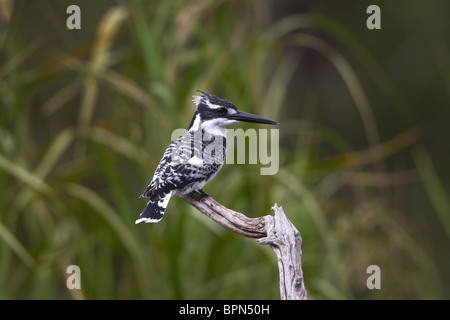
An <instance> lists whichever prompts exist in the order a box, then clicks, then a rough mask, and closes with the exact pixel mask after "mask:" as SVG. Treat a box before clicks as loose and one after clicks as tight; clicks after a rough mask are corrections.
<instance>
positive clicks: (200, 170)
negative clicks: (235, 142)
mask: <svg viewBox="0 0 450 320" xmlns="http://www.w3.org/2000/svg"><path fill="white" fill-rule="evenodd" d="M198 92H200V93H201V95H199V96H194V100H193V101H194V103H195V105H196V107H197V109H196V112H195V114H194V117H193V118H192V121H191V124H190V126H189V130H188V132H187V133H186V134H185V135H184V136H183V137H181V138H179V139H178V140H175V141H174V142H172V143H171V144H170V145H169V147H168V148H167V150H166V151H165V152H164V155H163V157H162V159H161V161H160V163H159V165H158V167H157V168H156V171H155V174H154V175H153V179H152V181H151V182H150V184H149V185H148V187H147V188H146V189H145V191H144V192H143V193H142V194H141V197H148V198H149V200H148V202H147V206H146V207H145V209H144V211H143V212H142V213H141V214H140V216H139V218H138V219H137V220H136V223H140V222H147V223H149V222H158V221H160V220H161V219H162V217H163V215H164V212H165V210H166V208H167V205H168V203H169V200H170V198H171V197H172V196H174V195H176V194H187V193H190V192H192V191H194V190H200V191H201V192H202V193H203V194H205V193H204V192H203V190H202V188H203V186H204V185H205V184H207V183H208V182H209V181H211V179H212V178H214V177H215V175H216V174H217V172H219V170H220V169H221V168H222V165H223V162H224V160H225V153H226V127H227V126H228V125H230V124H232V123H235V122H238V121H245V122H256V123H267V124H277V122H276V121H272V120H269V119H266V118H262V117H259V116H256V115H252V114H250V113H245V112H242V111H239V110H238V109H237V108H236V106H235V105H234V104H233V103H231V102H230V101H227V100H224V99H221V98H218V97H216V96H213V95H211V94H208V93H206V92H203V91H198ZM205 195H206V194H205Z"/></svg>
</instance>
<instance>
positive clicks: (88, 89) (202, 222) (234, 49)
mask: <svg viewBox="0 0 450 320" xmlns="http://www.w3.org/2000/svg"><path fill="white" fill-rule="evenodd" d="M75 3H76V4H78V5H79V6H80V8H81V18H82V20H81V26H82V29H81V30H68V29H67V28H66V19H67V18H68V16H69V15H68V14H66V8H67V7H68V6H69V5H70V4H75ZM370 4H377V5H379V6H380V8H381V25H382V29H381V30H368V29H367V28H366V19H367V17H368V15H367V14H366V8H367V6H369V5H370ZM449 12H450V3H449V2H448V1H446V0H435V1H433V2H425V1H417V0H414V1H395V2H393V1H376V3H372V2H370V3H369V2H368V1H349V2H348V3H347V2H346V3H345V5H343V4H342V3H341V2H338V1H309V0H305V1H288V0H284V1H257V0H253V1H234V0H232V1H225V0H222V1H209V0H193V1H185V0H174V1H143V0H133V1H125V0H117V1H112V0H108V1H95V2H94V1H87V0H82V1H66V0H58V1H56V0H40V1H31V0H28V1H27V0H0V190H1V196H0V298H1V299H278V298H279V288H278V281H279V280H278V268H277V262H276V257H275V255H274V254H273V252H272V251H271V250H270V248H268V247H267V246H260V245H259V244H257V243H256V242H255V241H254V240H250V239H246V238H243V237H240V236H238V235H236V234H234V233H232V232H231V231H228V230H225V229H223V228H222V227H220V226H218V225H216V224H215V223H214V222H212V221H210V220H208V218H206V217H204V216H203V215H201V214H200V213H199V212H197V211H196V210H195V209H193V208H192V207H190V206H189V205H188V204H187V203H185V202H184V201H183V200H181V199H179V198H174V199H172V201H171V202H170V205H169V207H168V209H167V212H166V215H165V217H164V219H163V220H162V221H161V222H160V223H158V224H155V225H147V224H140V225H135V224H134V221H135V219H136V217H137V216H138V215H139V213H140V212H141V210H142V209H143V208H144V206H145V200H143V199H139V198H138V196H139V194H140V193H141V192H142V190H143V189H144V188H145V187H146V186H147V184H148V182H149V181H150V179H151V177H152V175H153V172H154V169H155V168H156V166H157V164H158V161H159V160H160V158H161V156H162V153H163V152H164V150H165V148H166V146H167V145H168V144H169V143H170V135H171V133H172V131H173V130H174V129H176V128H185V127H187V125H188V124H189V122H190V118H191V117H192V114H193V112H194V106H193V104H192V102H191V99H192V95H193V94H195V90H196V89H201V90H204V91H207V92H210V93H213V94H216V95H218V96H221V97H224V98H226V99H228V100H231V101H233V102H234V103H235V104H236V105H237V106H238V107H239V108H241V109H242V110H244V111H247V112H252V113H256V114H259V115H262V116H265V117H268V118H272V119H276V120H279V121H280V122H281V124H280V126H279V129H280V159H279V160H280V169H279V172H278V173H277V174H276V175H274V176H261V175H260V174H259V170H260V166H259V165H237V164H235V165H225V166H224V168H223V169H222V171H221V172H220V173H219V174H218V175H217V177H216V178H215V179H214V180H213V182H211V183H210V184H208V185H207V186H206V187H205V191H206V192H208V193H209V194H210V195H211V196H213V197H214V198H215V199H216V200H217V201H219V202H220V203H222V204H224V205H225V206H227V207H229V208H232V209H234V210H236V211H240V212H243V213H245V214H246V215H248V216H250V217H256V216H262V215H266V214H270V208H271V206H272V205H273V204H274V203H275V202H276V203H278V204H279V205H281V206H283V208H284V210H285V212H286V214H287V215H288V217H289V219H290V220H291V221H292V222H293V223H294V225H295V226H296V227H297V228H298V229H299V231H300V232H301V234H302V236H303V259H302V261H303V270H304V276H305V285H306V289H307V291H308V298H310V299H449V298H450V286H449V283H450V272H449V270H450V250H449V245H450V241H449V239H450V200H449V187H450V185H449V183H450V179H449V177H450V171H449V169H448V168H449V165H448V158H449V142H448V139H449V133H450V130H449V125H448V123H449V119H450V117H449V116H450V111H449V100H450V99H449V96H450V42H449V39H450V20H449V19H448V18H449V17H448V13H449ZM236 127H242V128H244V129H247V128H256V127H258V128H263V126H255V125H247V124H245V125H235V126H234V128H236ZM72 264H76V265H78V266H79V267H80V270H81V290H68V289H67V287H66V278H67V276H68V275H67V274H66V268H67V266H69V265H72ZM372 264H375V265H378V266H379V267H380V269H381V289H380V290H368V289H367V287H366V279H367V277H368V275H367V274H366V269H367V267H368V266H369V265H372Z"/></svg>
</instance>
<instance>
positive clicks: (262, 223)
mask: <svg viewBox="0 0 450 320" xmlns="http://www.w3.org/2000/svg"><path fill="white" fill-rule="evenodd" d="M178 196H179V197H180V198H182V199H183V200H185V201H186V202H188V203H189V204H191V205H192V206H193V207H195V208H196V209H198V210H199V211H200V212H202V213H203V214H205V215H206V216H208V217H209V218H211V219H212V220H214V221H215V222H217V223H218V224H220V225H221V226H223V227H225V228H228V229H230V230H232V231H234V232H236V233H238V234H240V235H242V236H244V237H248V238H253V239H257V241H258V242H259V243H260V244H268V245H270V247H271V248H272V250H273V251H274V252H275V254H276V255H277V258H278V270H279V274H280V294H281V299H282V300H306V290H305V286H304V282H303V270H302V262H301V258H302V249H301V245H302V237H301V235H300V232H299V231H298V230H297V229H296V228H295V226H294V225H293V224H292V223H291V222H290V221H289V219H288V218H287V217H286V215H285V213H284V211H283V208H282V207H278V205H277V204H275V205H274V206H273V208H272V211H273V212H274V215H273V216H272V215H266V216H263V217H258V218H249V217H247V216H245V215H244V214H242V213H239V212H236V211H233V210H231V209H228V208H227V207H224V206H223V205H221V204H220V203H218V202H217V201H215V200H214V199H213V198H211V197H204V198H202V195H201V194H200V193H198V192H191V193H190V194H187V195H178Z"/></svg>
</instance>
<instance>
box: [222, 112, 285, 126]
mask: <svg viewBox="0 0 450 320" xmlns="http://www.w3.org/2000/svg"><path fill="white" fill-rule="evenodd" d="M227 118H228V119H231V120H237V121H243V122H253V123H265V124H279V123H278V122H277V121H273V120H270V119H266V118H263V117H260V116H257V115H255V114H251V113H247V112H244V111H240V110H238V111H237V112H236V113H233V114H230V115H228V117H227Z"/></svg>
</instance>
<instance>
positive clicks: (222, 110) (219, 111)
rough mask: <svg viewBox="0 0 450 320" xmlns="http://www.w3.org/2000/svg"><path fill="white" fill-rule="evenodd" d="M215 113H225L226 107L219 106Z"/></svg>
mask: <svg viewBox="0 0 450 320" xmlns="http://www.w3.org/2000/svg"><path fill="white" fill-rule="evenodd" d="M217 113H218V114H222V115H223V114H226V113H227V109H226V108H219V109H217Z"/></svg>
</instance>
